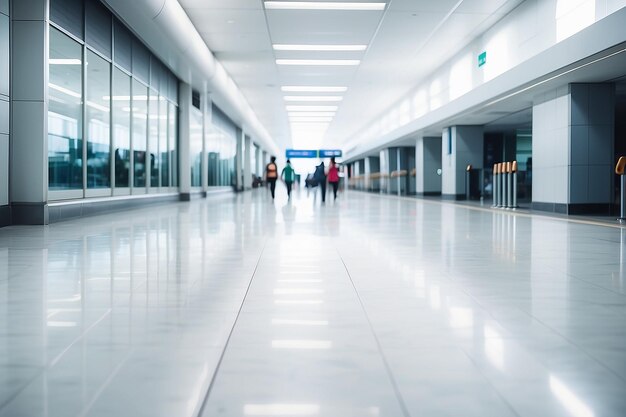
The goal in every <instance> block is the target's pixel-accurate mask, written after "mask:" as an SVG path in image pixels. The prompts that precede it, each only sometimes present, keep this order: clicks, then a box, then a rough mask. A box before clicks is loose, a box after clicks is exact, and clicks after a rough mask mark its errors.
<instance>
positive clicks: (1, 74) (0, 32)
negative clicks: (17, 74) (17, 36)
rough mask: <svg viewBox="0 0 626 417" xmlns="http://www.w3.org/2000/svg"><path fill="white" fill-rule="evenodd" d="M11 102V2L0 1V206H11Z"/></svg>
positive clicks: (0, 217) (1, 221)
mask: <svg viewBox="0 0 626 417" xmlns="http://www.w3.org/2000/svg"><path fill="white" fill-rule="evenodd" d="M9 101H10V100H9V0H0V206H6V205H8V204H9ZM6 212H7V214H8V209H7V210H6ZM3 217H5V216H3V212H2V211H0V224H2V223H4V222H7V221H8V218H7V219H6V220H5V221H3ZM6 217H8V215H7V216H6Z"/></svg>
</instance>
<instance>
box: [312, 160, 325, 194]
mask: <svg viewBox="0 0 626 417" xmlns="http://www.w3.org/2000/svg"><path fill="white" fill-rule="evenodd" d="M313 178H314V179H315V181H316V182H317V183H318V184H319V185H320V190H321V191H322V203H325V202H326V168H325V167H324V161H322V163H321V164H319V165H318V166H317V167H315V173H314V174H313Z"/></svg>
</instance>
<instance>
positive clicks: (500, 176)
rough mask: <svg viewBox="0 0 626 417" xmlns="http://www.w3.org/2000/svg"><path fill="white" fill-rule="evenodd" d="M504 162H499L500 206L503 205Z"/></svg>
mask: <svg viewBox="0 0 626 417" xmlns="http://www.w3.org/2000/svg"><path fill="white" fill-rule="evenodd" d="M502 165H503V164H502V162H500V163H498V207H502V195H503V193H504V189H503V188H502V177H504V169H503V167H502Z"/></svg>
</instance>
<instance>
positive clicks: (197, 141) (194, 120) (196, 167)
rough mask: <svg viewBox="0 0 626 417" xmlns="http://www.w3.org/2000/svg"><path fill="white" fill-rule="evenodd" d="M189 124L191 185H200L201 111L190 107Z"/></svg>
mask: <svg viewBox="0 0 626 417" xmlns="http://www.w3.org/2000/svg"><path fill="white" fill-rule="evenodd" d="M190 123H191V125H190V126H189V158H190V165H191V186H192V187H200V186H202V175H201V172H202V112H201V111H200V110H197V109H196V108H192V109H191V121H190Z"/></svg>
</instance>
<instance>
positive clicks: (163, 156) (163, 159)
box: [159, 96, 170, 187]
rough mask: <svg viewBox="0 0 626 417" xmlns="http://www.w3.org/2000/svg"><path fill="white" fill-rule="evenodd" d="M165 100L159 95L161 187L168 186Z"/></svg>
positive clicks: (168, 170)
mask: <svg viewBox="0 0 626 417" xmlns="http://www.w3.org/2000/svg"><path fill="white" fill-rule="evenodd" d="M167 104H168V103H167V101H166V100H165V97H163V96H160V97H159V155H160V157H159V166H160V167H161V187H169V186H170V164H169V151H170V149H169V147H168V145H167V140H168V139H167V131H168V129H167V107H168V106H167Z"/></svg>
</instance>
